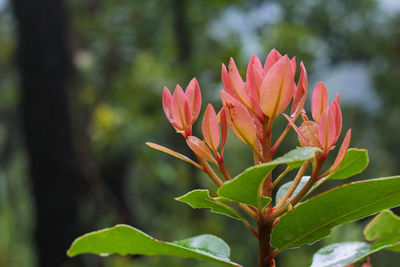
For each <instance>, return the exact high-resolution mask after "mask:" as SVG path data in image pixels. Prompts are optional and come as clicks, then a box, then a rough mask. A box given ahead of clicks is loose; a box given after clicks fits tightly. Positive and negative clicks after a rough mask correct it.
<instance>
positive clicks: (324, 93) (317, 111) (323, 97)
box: [311, 82, 329, 123]
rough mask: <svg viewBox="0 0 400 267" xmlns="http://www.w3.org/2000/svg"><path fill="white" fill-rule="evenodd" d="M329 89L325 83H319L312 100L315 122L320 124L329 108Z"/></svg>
mask: <svg viewBox="0 0 400 267" xmlns="http://www.w3.org/2000/svg"><path fill="white" fill-rule="evenodd" d="M328 106H329V103H328V89H326V86H325V84H324V83H323V82H319V83H317V85H316V86H315V88H314V92H313V95H312V99H311V113H312V117H313V119H314V121H316V122H317V123H319V120H320V118H321V116H322V113H323V112H324V111H325V110H326V109H327V108H328Z"/></svg>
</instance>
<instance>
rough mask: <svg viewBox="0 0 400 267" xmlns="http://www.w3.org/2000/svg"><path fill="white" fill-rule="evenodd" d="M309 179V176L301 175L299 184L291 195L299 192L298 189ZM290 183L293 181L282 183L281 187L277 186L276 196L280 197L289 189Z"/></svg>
mask: <svg viewBox="0 0 400 267" xmlns="http://www.w3.org/2000/svg"><path fill="white" fill-rule="evenodd" d="M309 179H310V176H303V177H302V178H301V180H300V183H299V185H298V186H297V187H296V189H295V190H294V191H293V194H292V196H295V195H296V194H297V193H298V192H300V190H301V189H302V188H303V187H304V186H305V184H306V183H307V182H308V180H309ZM292 183H293V182H287V183H285V184H283V185H282V186H281V187H279V189H278V192H277V193H276V197H277V198H279V199H282V197H283V196H284V195H285V194H286V192H287V191H288V190H289V188H290V186H291V185H292Z"/></svg>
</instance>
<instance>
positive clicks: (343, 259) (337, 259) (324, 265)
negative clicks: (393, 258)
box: [310, 242, 391, 267]
mask: <svg viewBox="0 0 400 267" xmlns="http://www.w3.org/2000/svg"><path fill="white" fill-rule="evenodd" d="M390 246H391V245H384V246H379V247H375V248H372V247H371V245H370V244H368V243H366V242H343V243H335V244H332V245H329V246H326V247H323V248H321V249H320V250H318V251H317V253H315V254H314V256H313V258H312V262H311V265H310V267H345V266H348V265H349V264H351V263H354V262H357V261H359V260H361V259H363V258H365V257H366V256H368V255H370V254H372V253H375V252H378V251H380V250H382V249H385V248H387V247H390Z"/></svg>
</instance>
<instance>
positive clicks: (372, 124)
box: [0, 0, 400, 267]
mask: <svg viewBox="0 0 400 267" xmlns="http://www.w3.org/2000/svg"><path fill="white" fill-rule="evenodd" d="M272 48H276V49H278V50H279V51H280V52H281V53H287V54H288V55H289V56H291V57H292V56H296V57H297V59H298V62H299V61H300V60H302V61H304V63H305V65H306V68H307V70H308V73H309V78H310V90H312V88H313V87H314V85H315V84H316V82H318V81H319V80H322V81H324V82H325V83H326V84H327V87H328V89H329V92H330V94H331V95H330V97H331V99H333V97H334V95H335V94H336V92H340V94H341V100H342V108H343V109H342V111H343V116H344V129H347V128H350V127H351V128H352V129H353V139H352V143H351V146H352V147H360V148H367V149H368V150H369V155H370V159H371V163H370V165H369V167H368V168H367V170H366V171H365V172H364V173H363V174H362V175H361V176H358V177H355V178H351V180H353V181H354V180H357V179H358V178H372V177H379V176H388V175H394V174H398V173H400V138H399V136H400V1H398V0H385V1H378V0H296V1H257V0H251V1H249V0H235V1H227V0H226V1H224V0H202V1H198V0H159V1H156V0H135V1H133V0H86V1H82V0H69V1H61V0H0V266H9V267H34V266H45V267H47V266H49V267H50V266H52V267H54V266H100V267H102V266H104V267H106V266H107V267H108V266H116V267H127V266H146V267H149V266H150V267H151V266H178V267H179V266H194V267H197V266H217V265H216V264H211V263H210V264H208V263H204V262H196V261H192V260H182V259H176V258H171V257H120V256H111V257H104V258H100V257H96V256H90V255H89V256H81V257H77V258H74V259H67V257H66V256H65V251H66V250H67V248H68V246H69V245H70V243H71V241H72V240H73V239H74V237H77V236H79V235H80V234H83V233H85V232H88V231H92V230H96V229H101V228H104V227H109V226H112V225H114V224H117V223H128V224H131V225H133V226H136V227H138V228H140V229H142V230H143V231H145V232H147V233H149V234H151V235H153V236H155V237H157V238H159V239H162V240H176V239H181V238H186V237H190V236H194V235H198V234H202V233H212V234H216V235H218V236H220V237H222V238H223V239H224V240H226V241H227V242H228V243H229V244H230V245H231V248H232V259H233V260H234V261H237V262H239V263H242V264H243V265H244V266H247V267H249V266H255V265H256V263H255V261H256V255H257V250H256V242H255V240H254V238H253V237H252V236H250V235H249V234H248V233H247V230H246V229H245V228H244V227H243V226H242V225H241V224H240V223H238V222H236V221H234V220H231V219H229V218H224V217H222V216H219V215H215V214H210V213H209V212H208V211H206V210H192V209H191V208H190V207H188V206H186V205H185V204H183V203H178V202H176V201H175V200H174V199H173V197H176V196H180V195H182V194H184V193H186V192H188V191H189V190H191V189H194V188H205V187H210V188H211V189H212V191H213V190H215V187H214V186H213V185H212V184H211V183H210V182H209V181H208V180H207V178H206V176H205V175H203V174H201V173H199V172H198V171H197V170H196V169H194V168H193V167H191V166H189V165H188V164H186V163H184V162H180V161H179V160H177V159H175V158H172V157H170V156H167V155H164V154H162V153H160V152H157V151H154V150H151V149H150V148H148V147H146V146H145V145H144V142H145V141H152V142H156V143H159V144H162V145H165V146H168V147H171V148H173V149H175V150H177V151H179V152H181V153H183V154H186V155H188V156H192V154H191V152H190V151H189V150H188V148H187V147H186V145H185V142H184V140H183V139H182V138H181V137H180V136H179V135H177V134H175V133H174V130H173V128H172V127H171V125H169V123H168V121H167V120H166V118H165V116H164V114H163V112H162V108H161V94H162V89H163V86H167V87H169V88H170V89H173V88H174V87H175V85H176V84H177V83H180V84H181V85H182V86H186V85H187V84H188V82H189V81H190V79H191V78H192V77H194V76H195V77H197V79H198V81H199V83H200V87H201V88H202V93H203V103H206V102H211V103H213V104H214V107H215V108H220V107H221V104H220V103H219V90H220V89H222V84H221V81H220V68H221V63H225V64H227V63H228V61H229V57H234V58H235V60H236V62H237V65H238V66H239V68H240V69H241V71H242V73H244V71H245V69H246V67H247V62H248V61H249V59H250V57H251V55H252V54H256V55H258V56H259V57H260V58H261V59H262V60H265V57H266V54H267V53H268V51H269V50H270V49H272ZM205 106H206V105H205V104H203V110H204V108H205ZM306 108H307V109H308V110H309V102H308V103H307V104H306ZM283 124H284V121H283V120H280V121H279V120H278V125H277V126H276V127H277V128H279V127H283ZM199 125H200V123H198V124H197V126H196V127H195V133H197V134H198V135H200V131H199V128H200V127H199ZM287 140H288V142H287V144H286V145H285V146H282V147H281V149H280V151H279V153H281V154H282V153H284V152H285V151H287V150H288V149H290V147H293V146H294V145H296V144H297V138H296V136H295V134H293V133H292V134H290V135H289V137H288V139H287ZM226 151H227V153H226V155H227V162H228V165H229V166H230V167H231V170H232V173H233V174H237V173H239V172H240V171H241V170H243V169H244V168H246V167H248V166H250V165H251V161H252V160H251V159H252V157H251V154H250V153H249V151H248V150H247V148H246V147H245V146H244V145H243V144H241V143H240V142H239V141H238V140H237V139H236V138H235V137H234V136H233V135H231V136H230V137H229V144H228V147H227V149H226ZM335 185H337V183H333V182H330V183H328V185H327V187H332V186H335ZM399 193H400V190H399ZM366 223H367V220H363V221H361V222H358V223H351V224H347V225H345V226H342V227H339V228H338V229H336V230H335V231H333V233H332V235H331V236H330V237H328V238H327V239H325V240H323V241H321V242H318V243H316V244H314V245H312V246H306V247H303V248H300V249H296V250H290V251H287V252H285V253H283V254H282V255H279V256H278V258H277V263H278V266H282V267H292V266H293V267H298V266H306V265H307V262H308V261H309V259H310V257H311V255H312V254H313V252H315V251H316V250H317V249H318V248H319V247H321V246H323V245H327V244H330V243H333V242H337V241H346V240H362V228H363V226H364V225H365V224H366ZM399 262H400V256H399V255H396V254H394V253H390V252H381V253H378V254H376V255H373V256H372V263H373V265H374V266H397V265H396V264H398V263H399Z"/></svg>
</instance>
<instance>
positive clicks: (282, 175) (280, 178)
mask: <svg viewBox="0 0 400 267" xmlns="http://www.w3.org/2000/svg"><path fill="white" fill-rule="evenodd" d="M292 169H293V168H292V167H289V166H287V167H286V169H285V170H284V171H283V172H282V173H281V174H280V175H279V176H278V178H276V179H275V181H274V182H273V183H272V188H275V186H276V185H277V184H278V183H279V181H280V180H282V178H283V177H285V176H286V174H287V173H288V172H290V171H291V170H292Z"/></svg>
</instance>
